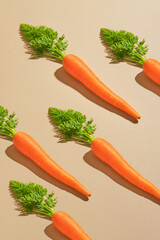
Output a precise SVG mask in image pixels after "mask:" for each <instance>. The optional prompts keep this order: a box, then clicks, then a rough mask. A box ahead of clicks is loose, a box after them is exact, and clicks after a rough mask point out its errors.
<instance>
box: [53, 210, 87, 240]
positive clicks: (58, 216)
mask: <svg viewBox="0 0 160 240" xmlns="http://www.w3.org/2000/svg"><path fill="white" fill-rule="evenodd" d="M52 223H53V225H54V226H55V228H57V229H58V230H59V231H60V232H61V233H63V234H64V235H66V236H67V237H68V238H70V239H72V240H91V238H90V237H89V236H88V235H87V234H86V233H85V231H84V230H83V229H82V228H81V227H80V226H79V225H78V224H77V222H76V221H75V220H74V219H73V218H72V217H71V216H70V215H68V214H67V213H65V212H62V211H57V212H55V213H54V214H53V217H52Z"/></svg>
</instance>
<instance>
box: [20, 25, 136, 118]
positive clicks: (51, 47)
mask: <svg viewBox="0 0 160 240" xmlns="http://www.w3.org/2000/svg"><path fill="white" fill-rule="evenodd" d="M21 31H22V32H23V35H24V37H25V39H26V40H27V41H28V43H29V44H30V45H31V47H32V48H33V50H34V54H36V55H37V56H42V55H44V56H47V57H52V58H54V59H58V60H60V61H62V64H63V67H64V69H65V70H66V71H67V72H68V73H69V74H70V75H71V76H73V77H74V78H75V79H77V80H79V81H80V82H81V83H82V84H84V85H85V86H86V87H87V88H88V89H89V90H90V91H92V92H93V93H94V94H96V95H97V96H98V97H100V98H101V99H103V100H104V101H106V102H107V103H109V104H112V105H113V106H114V107H116V108H118V109H120V110H122V111H123V112H125V113H127V114H129V115H131V116H132V117H133V118H136V119H139V118H140V115H139V114H138V113H137V112H136V111H135V110H134V109H133V108H132V107H131V106H130V105H129V104H128V103H127V102H126V101H124V100H123V99H122V98H120V97H119V96H118V95H117V94H115V93H114V92H113V91H111V90H110V89H109V88H108V87H107V86H106V85H105V84H104V83H103V82H101V81H100V80H99V79H98V77H97V76H96V75H95V74H94V73H93V72H92V71H91V69H90V68H89V67H88V66H87V65H86V64H85V63H84V62H83V61H82V60H81V59H80V58H78V57H76V56H75V55H72V54H68V55H66V53H65V50H66V47H67V41H64V35H63V36H62V37H59V38H58V34H57V32H55V31H54V30H53V29H51V28H47V27H45V26H39V27H34V26H31V25H27V24H21Z"/></svg>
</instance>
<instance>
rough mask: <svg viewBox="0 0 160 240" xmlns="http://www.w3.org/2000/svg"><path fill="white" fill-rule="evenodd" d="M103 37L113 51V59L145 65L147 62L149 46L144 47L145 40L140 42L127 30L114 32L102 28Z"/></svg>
mask: <svg viewBox="0 0 160 240" xmlns="http://www.w3.org/2000/svg"><path fill="white" fill-rule="evenodd" d="M101 35H102V38H103V40H104V42H105V43H106V45H108V46H109V48H110V50H111V55H112V56H111V58H112V57H113V59H114V60H118V61H122V60H127V61H130V62H135V63H139V64H143V63H144V62H145V60H146V56H145V55H146V53H147V51H148V46H147V45H144V43H145V40H144V39H143V40H142V41H138V37H137V36H135V35H134V34H133V33H131V32H127V31H125V30H120V31H114V30H110V29H107V28H101Z"/></svg>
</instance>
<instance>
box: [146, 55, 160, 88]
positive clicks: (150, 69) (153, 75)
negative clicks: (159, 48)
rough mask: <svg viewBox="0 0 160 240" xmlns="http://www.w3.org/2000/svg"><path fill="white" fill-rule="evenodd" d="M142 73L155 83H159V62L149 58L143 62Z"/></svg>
mask: <svg viewBox="0 0 160 240" xmlns="http://www.w3.org/2000/svg"><path fill="white" fill-rule="evenodd" d="M143 71H144V73H145V74H146V75H147V76H148V77H149V78H150V79H151V80H152V81H154V82H155V83H157V84H159V85H160V62H159V61H157V60H155V59H152V58H149V59H147V60H146V61H145V62H144V63H143Z"/></svg>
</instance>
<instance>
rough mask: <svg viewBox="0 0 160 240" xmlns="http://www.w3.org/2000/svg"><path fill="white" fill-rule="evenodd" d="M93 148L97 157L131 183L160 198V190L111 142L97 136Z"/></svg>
mask: <svg viewBox="0 0 160 240" xmlns="http://www.w3.org/2000/svg"><path fill="white" fill-rule="evenodd" d="M91 149H92V152H93V153H94V154H95V156H96V157H98V158H99V159H101V160H102V161H103V162H105V163H106V164H108V165H109V166H110V167H111V168H113V169H114V170H115V171H116V172H118V173H119V174H120V175H121V176H122V177H124V178H125V179H126V180H128V181H129V182H130V183H132V184H133V185H135V186H137V187H139V188H140V189H142V190H144V191H146V192H148V193H150V194H151V195H153V196H154V197H156V198H158V199H160V190H159V189H158V188H156V187H155V186H154V185H153V184H152V183H151V182H149V181H148V180H147V179H145V178H144V177H142V176H141V175H140V174H139V173H138V172H137V171H136V170H135V169H134V168H132V167H131V166H130V165H129V164H128V163H127V161H126V160H124V158H123V157H122V156H121V155H120V154H119V152H117V150H116V149H115V148H114V147H113V146H112V145H111V144H110V143H109V142H107V141H106V140H104V139H102V138H96V139H94V140H93V142H92V144H91Z"/></svg>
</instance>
